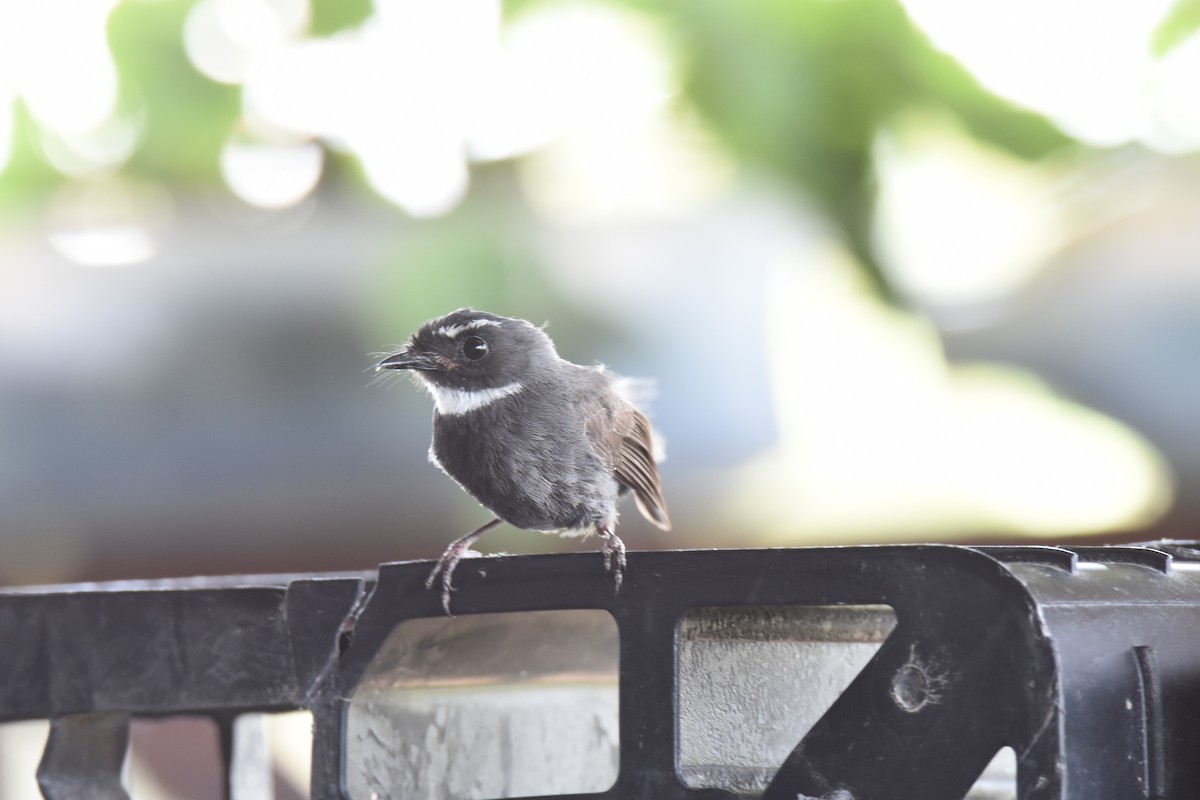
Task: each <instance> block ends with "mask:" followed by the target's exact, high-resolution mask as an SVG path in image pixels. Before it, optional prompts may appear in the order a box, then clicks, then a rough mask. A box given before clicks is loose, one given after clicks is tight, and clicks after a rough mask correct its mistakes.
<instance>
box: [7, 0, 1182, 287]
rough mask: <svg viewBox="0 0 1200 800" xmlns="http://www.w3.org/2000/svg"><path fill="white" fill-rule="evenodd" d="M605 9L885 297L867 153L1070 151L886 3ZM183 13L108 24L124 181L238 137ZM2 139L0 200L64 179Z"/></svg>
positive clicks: (190, 179) (325, 2) (1068, 141)
mask: <svg viewBox="0 0 1200 800" xmlns="http://www.w3.org/2000/svg"><path fill="white" fill-rule="evenodd" d="M556 2H558V0H509V2H507V3H506V5H505V13H506V15H507V16H508V17H509V18H511V17H513V16H516V15H520V14H522V13H525V12H527V11H528V10H529V9H530V8H533V7H536V6H543V5H552V4H554V3H556ZM613 2H622V3H623V4H624V5H626V6H628V7H632V8H635V9H637V10H639V11H641V12H643V13H646V14H649V15H651V16H653V17H654V18H656V19H657V20H658V21H659V22H660V24H661V28H662V30H663V31H664V32H665V33H666V34H667V36H668V37H670V38H671V40H672V41H673V44H674V46H675V49H676V50H677V52H678V54H679V56H680V59H681V62H682V70H683V77H684V88H685V92H686V97H687V100H688V101H689V102H691V103H692V104H693V105H694V106H695V107H696V108H698V109H699V110H700V112H701V113H702V114H703V115H704V117H705V118H706V120H707V121H708V123H709V125H710V126H711V128H712V129H713V130H715V131H716V132H717V134H718V135H719V136H720V137H721V139H722V140H723V141H724V142H725V144H726V145H727V146H728V147H729V148H730V149H731V151H732V152H733V153H734V154H735V156H736V157H737V158H738V159H739V160H741V161H742V162H743V163H745V164H748V165H752V166H754V167H756V168H758V169H761V170H762V171H763V172H766V173H769V174H772V175H775V176H778V177H780V178H782V179H784V180H785V181H787V182H790V183H792V184H793V185H794V186H795V187H796V188H797V189H798V190H800V191H802V192H803V193H805V194H806V195H807V196H808V197H810V198H811V199H812V200H813V201H814V203H815V204H816V205H817V206H818V207H819V208H820V209H822V210H823V211H824V212H825V213H826V214H827V216H828V218H829V219H830V220H831V222H832V223H833V224H834V226H835V227H836V228H837V229H838V230H839V231H840V232H841V233H842V235H843V237H844V239H845V241H846V242H847V244H848V246H849V247H850V249H851V251H852V252H853V253H854V254H855V255H856V257H857V259H858V260H859V262H860V263H861V265H862V266H863V268H864V270H865V271H866V272H867V273H868V274H869V275H870V276H871V278H872V280H873V282H874V284H875V285H876V286H877V287H878V289H879V291H880V293H881V294H882V295H884V296H886V297H892V292H891V290H890V289H889V286H888V282H887V280H886V278H885V275H886V270H885V269H884V268H883V267H882V265H881V264H880V263H879V256H878V255H877V253H876V250H875V247H874V246H873V241H872V239H873V237H872V216H873V210H874V206H875V161H874V159H875V154H874V149H873V148H874V145H875V142H876V141H877V137H878V135H879V133H880V132H881V131H884V130H886V129H887V128H888V126H889V125H892V124H894V122H895V121H896V120H897V119H898V118H899V117H900V116H901V115H903V114H906V113H910V112H913V111H918V112H920V111H926V110H937V111H940V112H943V113H949V114H951V115H953V116H954V117H956V118H957V119H958V120H959V121H960V122H961V123H962V126H963V128H964V129H965V130H966V131H968V132H969V133H970V134H971V135H973V136H975V137H977V138H978V139H980V140H981V141H984V142H987V143H989V144H990V145H992V146H995V147H998V148H1000V149H1002V150H1004V151H1006V152H1008V153H1011V154H1013V155H1015V156H1018V157H1021V158H1024V159H1040V158H1044V157H1046V156H1047V155H1049V154H1052V153H1055V152H1056V151H1061V150H1063V149H1066V148H1078V147H1082V145H1080V144H1079V143H1078V142H1076V141H1075V140H1073V139H1072V138H1070V137H1069V136H1067V135H1065V134H1064V133H1062V132H1061V131H1059V130H1058V129H1057V128H1055V127H1054V126H1053V125H1052V124H1051V123H1049V122H1048V121H1047V120H1046V119H1044V118H1043V117H1040V116H1038V115H1037V114H1034V113H1031V112H1028V111H1025V110H1022V109H1020V108H1017V107H1015V106H1013V105H1012V104H1010V103H1008V102H1007V101H1005V100H1003V99H1002V98H999V97H997V96H995V95H994V94H992V93H991V92H989V91H987V90H986V89H984V88H983V87H982V86H980V84H979V83H978V82H977V81H976V80H975V79H974V78H973V77H972V76H971V75H969V74H968V73H967V72H966V71H965V70H964V69H963V68H962V67H961V66H960V65H959V64H958V63H957V62H956V61H954V60H953V59H952V58H950V57H949V56H947V55H945V54H943V53H941V52H939V51H937V50H935V49H934V48H933V47H932V46H931V45H930V43H929V41H928V40H927V39H926V37H925V36H924V35H923V34H922V33H921V32H920V31H919V30H918V29H916V28H915V27H914V25H913V24H912V22H911V21H910V20H909V18H908V15H907V14H906V12H905V10H904V8H903V7H902V6H901V5H900V3H899V2H897V1H896V0H836V1H831V0H737V2H730V0H658V1H657V2H651V1H650V0H613ZM192 6H193V2H192V0H160V2H154V3H144V2H139V3H122V4H120V5H118V6H117V7H116V8H115V10H114V11H113V13H112V15H111V18H110V21H109V29H108V34H109V39H110V43H111V46H112V51H113V53H114V56H115V61H116V65H117V69H118V72H119V75H120V86H121V100H120V105H121V109H122V111H123V113H126V114H128V115H130V116H132V117H133V118H135V119H140V120H141V121H142V123H143V124H142V130H143V135H142V140H141V142H140V144H139V146H138V148H137V150H136V152H135V153H134V155H133V157H132V158H131V160H130V162H129V163H128V164H127V165H126V166H125V167H124V170H125V171H126V172H128V173H130V174H132V175H134V176H137V177H150V178H154V179H158V180H162V181H166V182H169V183H172V184H185V185H204V184H217V183H218V182H219V164H218V157H219V152H220V148H221V146H222V145H223V143H224V142H225V141H226V139H227V138H228V137H229V135H230V134H231V132H232V131H233V130H234V127H235V126H236V125H237V124H238V118H239V114H240V105H241V104H240V90H239V89H238V87H236V86H227V85H222V84H218V83H215V82H213V81H211V80H209V79H207V78H206V77H204V76H202V75H201V74H200V73H198V72H197V71H196V70H195V68H194V67H193V66H192V65H191V64H190V63H189V61H188V59H187V56H186V54H185V53H184V49H183V36H182V31H183V23H184V20H185V18H186V16H187V13H188V11H189V10H190V8H191V7H192ZM372 10H373V6H372V3H371V2H370V0H315V2H314V4H313V10H312V18H311V26H310V33H311V34H313V35H317V36H326V35H331V34H335V33H337V32H340V31H345V30H348V29H352V28H354V27H355V26H357V25H360V24H361V23H362V22H363V21H364V20H365V19H367V18H368V16H369V15H370V13H371V12H372ZM1197 27H1200V0H1178V2H1177V3H1176V5H1175V6H1174V8H1173V10H1172V11H1171V13H1170V14H1169V15H1168V17H1167V18H1166V19H1165V20H1164V21H1163V23H1162V25H1161V26H1160V28H1159V30H1158V31H1157V33H1156V38H1155V41H1154V42H1153V43H1152V44H1153V46H1154V47H1155V48H1156V49H1157V50H1159V51H1160V52H1165V51H1166V50H1168V49H1170V47H1172V46H1173V45H1174V44H1176V43H1178V42H1179V41H1181V40H1182V39H1183V38H1184V37H1186V36H1188V35H1190V34H1191V33H1193V32H1194V31H1195V30H1196V29H1197ZM1148 46H1149V43H1148ZM349 90H351V89H349V88H348V91H349ZM15 132H16V137H15V142H14V156H13V160H12V164H10V166H9V167H8V169H7V170H5V172H4V173H2V174H0V202H3V201H4V200H5V199H7V200H8V201H10V203H11V201H12V200H13V199H14V198H18V197H20V198H25V199H28V198H29V197H31V196H32V195H34V194H36V193H37V192H39V191H45V190H47V189H49V188H52V187H53V186H54V185H56V184H58V183H60V182H61V181H63V180H66V179H65V178H63V177H62V176H59V175H57V174H56V173H55V172H54V171H53V170H52V169H51V168H50V167H49V166H48V165H47V164H46V163H45V161H44V159H43V158H42V156H41V154H40V150H39V144H38V136H37V131H36V130H35V126H34V124H33V123H32V121H31V120H30V119H29V118H28V116H27V115H25V114H24V113H23V112H21V111H20V110H18V115H17V125H16V131H15ZM344 157H345V156H343V155H339V154H337V153H330V158H331V159H340V158H344ZM329 174H330V175H334V176H344V175H356V174H357V171H356V170H339V169H336V168H334V169H331V170H329ZM893 299H894V298H893Z"/></svg>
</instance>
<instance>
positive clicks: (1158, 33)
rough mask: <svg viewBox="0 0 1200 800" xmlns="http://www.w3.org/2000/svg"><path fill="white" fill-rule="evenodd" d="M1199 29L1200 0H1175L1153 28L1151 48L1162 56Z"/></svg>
mask: <svg viewBox="0 0 1200 800" xmlns="http://www.w3.org/2000/svg"><path fill="white" fill-rule="evenodd" d="M1197 29H1200V0H1175V5H1174V6H1172V8H1171V10H1170V11H1169V12H1167V16H1166V18H1165V19H1163V21H1162V22H1160V23H1159V24H1158V27H1157V28H1155V29H1154V36H1153V38H1152V39H1151V50H1152V51H1153V52H1154V55H1156V56H1164V55H1166V54H1167V53H1169V52H1170V51H1171V50H1172V49H1173V48H1174V47H1175V46H1177V45H1179V44H1180V43H1182V42H1183V41H1184V40H1185V39H1187V38H1188V37H1190V36H1191V35H1192V34H1194V33H1195V32H1196V31H1197Z"/></svg>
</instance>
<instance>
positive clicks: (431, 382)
mask: <svg viewBox="0 0 1200 800" xmlns="http://www.w3.org/2000/svg"><path fill="white" fill-rule="evenodd" d="M557 362H558V354H557V353H556V352H555V350H554V344H553V343H552V342H551V341H550V337H548V336H546V334H545V333H544V332H543V331H542V330H541V329H540V328H538V327H536V326H534V325H532V324H530V323H528V322H526V321H525V320H523V319H515V318H513V317H501V316H498V315H496V314H489V313H488V312H486V311H475V310H474V309H470V308H460V309H459V310H458V311H454V312H452V313H450V314H447V315H445V316H444V317H438V318H437V319H432V320H430V321H429V322H426V323H425V324H424V325H422V326H421V327H420V328H419V329H418V330H417V332H416V333H414V334H413V336H412V338H411V339H409V341H408V344H407V345H405V347H404V349H403V350H401V351H400V352H399V353H396V354H395V355H392V356H388V357H387V358H385V359H383V360H382V361H380V362H379V363H378V364H377V365H376V366H375V368H376V369H379V370H384V369H405V370H412V372H413V374H415V375H416V376H417V377H418V378H419V379H420V380H421V381H422V382H423V383H425V384H426V386H428V387H429V388H430V389H431V390H435V389H436V388H445V389H454V390H459V391H466V392H476V391H485V390H491V389H500V388H503V387H512V386H515V385H520V386H523V385H525V384H527V383H531V382H534V381H536V380H538V379H539V378H540V377H541V376H542V375H543V374H544V373H545V372H546V371H547V370H549V369H552V368H553V367H554V365H555V364H556V363H557ZM436 396H437V393H436V391H435V397H436Z"/></svg>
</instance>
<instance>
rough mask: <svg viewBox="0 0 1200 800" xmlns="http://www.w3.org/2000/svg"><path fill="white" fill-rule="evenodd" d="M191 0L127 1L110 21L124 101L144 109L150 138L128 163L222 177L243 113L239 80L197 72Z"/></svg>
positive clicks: (192, 178) (146, 172) (171, 175)
mask: <svg viewBox="0 0 1200 800" xmlns="http://www.w3.org/2000/svg"><path fill="white" fill-rule="evenodd" d="M192 5H193V4H192V3H190V2H182V0H170V2H160V3H122V4H120V5H118V6H117V7H116V8H115V9H114V10H113V13H112V15H111V16H110V17H109V22H108V39H109V44H110V46H111V48H112V53H113V59H114V61H116V64H117V73H118V75H120V80H121V105H122V107H123V109H124V110H126V111H127V112H128V113H132V114H134V115H138V116H142V115H144V127H143V131H144V133H143V138H142V142H141V145H140V146H139V147H138V149H137V150H136V151H135V152H134V154H133V157H132V158H131V159H130V161H129V164H128V165H127V166H126V169H127V170H128V171H129V172H130V173H131V174H134V175H138V176H144V177H156V178H159V179H161V180H165V181H167V182H169V183H175V184H185V185H186V184H203V183H215V182H216V181H217V180H219V174H218V169H219V166H218V156H219V154H220V152H221V147H222V146H223V145H224V144H225V140H226V139H228V138H229V133H230V131H231V130H232V128H233V125H234V123H235V122H236V120H237V118H238V114H239V113H240V112H241V95H240V92H239V90H238V88H237V87H234V86H226V85H224V84H220V83H216V82H214V81H211V80H209V79H208V78H206V77H205V76H203V75H201V74H200V73H199V72H197V71H196V69H195V67H193V66H192V64H191V62H189V61H188V58H187V54H186V53H185V52H184V49H183V22H184V19H185V18H186V17H187V13H188V11H189V10H190V9H191V7H192Z"/></svg>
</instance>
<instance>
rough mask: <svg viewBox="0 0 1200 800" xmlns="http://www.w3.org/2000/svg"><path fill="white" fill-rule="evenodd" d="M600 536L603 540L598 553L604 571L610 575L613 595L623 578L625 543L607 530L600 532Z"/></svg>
mask: <svg viewBox="0 0 1200 800" xmlns="http://www.w3.org/2000/svg"><path fill="white" fill-rule="evenodd" d="M600 536H601V537H602V540H603V544H602V545H601V551H600V552H601V554H602V555H603V556H604V571H605V572H611V573H612V576H613V594H618V593H619V592H620V591H621V581H622V580H623V579H624V577H625V543H624V542H622V541H621V540H620V538H618V537H617V535H616V534H615V533H612V532H611V531H608V530H601V531H600Z"/></svg>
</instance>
